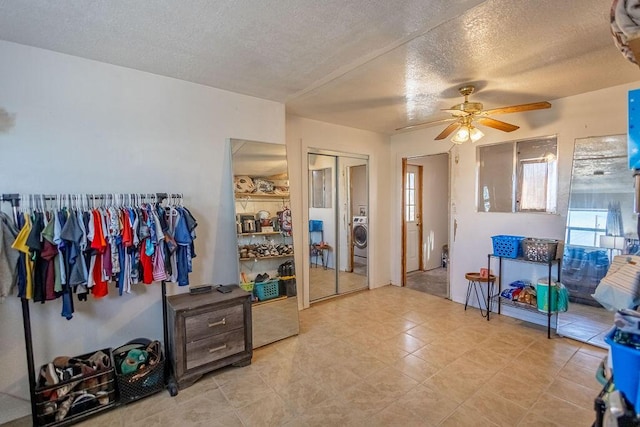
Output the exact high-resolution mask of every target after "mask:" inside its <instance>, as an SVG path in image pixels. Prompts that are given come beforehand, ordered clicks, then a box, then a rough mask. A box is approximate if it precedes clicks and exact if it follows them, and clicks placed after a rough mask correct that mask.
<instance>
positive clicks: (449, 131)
mask: <svg viewBox="0 0 640 427" xmlns="http://www.w3.org/2000/svg"><path fill="white" fill-rule="evenodd" d="M459 127H460V123H458V122H456V123H451V124H450V125H449V126H447V127H446V128H444V130H443V131H442V132H440V134H439V135H438V136H436V137H435V138H434V139H436V140H438V139H445V138H446V137H448V136H449V135H451V134H452V133H453V132H454V131H455V130H456V129H458V128H459Z"/></svg>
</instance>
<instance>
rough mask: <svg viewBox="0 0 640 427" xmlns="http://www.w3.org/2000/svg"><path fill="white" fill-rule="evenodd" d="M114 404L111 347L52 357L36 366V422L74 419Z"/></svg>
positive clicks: (115, 402)
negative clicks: (72, 355) (83, 353)
mask: <svg viewBox="0 0 640 427" xmlns="http://www.w3.org/2000/svg"><path fill="white" fill-rule="evenodd" d="M117 404H118V401H117V398H116V381H115V369H114V364H113V357H112V355H111V349H108V348H107V349H102V350H99V351H96V352H94V353H89V354H85V355H82V356H77V357H66V356H61V357H56V358H55V359H54V360H53V361H52V362H50V363H47V364H46V365H43V366H42V367H41V368H40V371H39V375H38V378H37V385H36V389H35V408H36V423H37V424H36V425H39V426H53V425H61V424H68V423H71V422H77V421H79V420H82V419H84V418H87V417H89V416H93V415H95V414H96V413H98V412H101V411H103V410H106V409H108V408H111V407H113V406H115V405H117Z"/></svg>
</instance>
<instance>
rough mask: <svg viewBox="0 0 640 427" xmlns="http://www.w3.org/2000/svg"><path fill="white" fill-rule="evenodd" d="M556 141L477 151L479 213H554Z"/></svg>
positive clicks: (516, 142)
mask: <svg viewBox="0 0 640 427" xmlns="http://www.w3.org/2000/svg"><path fill="white" fill-rule="evenodd" d="M557 151H558V149H557V139H556V137H549V138H539V139H532V140H526V141H512V142H506V143H501V144H494V145H488V146H481V147H478V150H477V153H478V190H477V192H478V200H477V208H478V211H480V212H548V213H555V212H556V206H557V205H556V201H557V191H558V172H557V163H558V162H557Z"/></svg>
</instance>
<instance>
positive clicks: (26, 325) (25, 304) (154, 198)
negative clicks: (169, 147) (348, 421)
mask: <svg viewBox="0 0 640 427" xmlns="http://www.w3.org/2000/svg"><path fill="white" fill-rule="evenodd" d="M23 198H28V199H25V200H28V202H29V204H30V206H31V207H34V205H35V206H37V205H38V203H39V202H42V201H62V200H66V201H71V203H76V204H77V203H80V204H82V203H83V202H85V203H87V204H88V203H89V201H91V204H92V207H96V205H95V201H96V200H98V201H99V202H100V201H102V202H103V203H104V202H106V201H110V202H116V203H118V202H121V203H122V204H123V205H124V204H125V203H126V202H127V201H128V202H129V203H132V202H134V201H135V202H141V203H149V202H152V203H162V202H163V201H164V200H166V199H172V200H180V201H182V200H183V196H182V193H136V194H130V193H113V194H104V193H102V194H46V195H45V194H35V195H34V194H29V195H24V194H18V193H8V194H2V195H0V202H10V203H11V208H12V211H13V220H14V222H15V223H16V224H18V215H19V209H20V201H21V200H23ZM23 201H24V200H23ZM40 207H41V208H42V207H43V206H40ZM161 283H162V330H163V335H164V337H163V338H164V373H165V378H166V379H167V390H168V391H169V394H170V395H171V396H175V395H177V394H178V385H177V383H176V381H175V378H174V375H173V368H172V366H171V363H170V359H169V332H168V330H167V284H166V281H165V280H162V282H161ZM20 301H21V306H22V324H23V329H24V342H25V350H26V355H27V371H28V376H29V396H30V401H31V419H32V422H33V425H34V426H37V425H38V418H37V409H36V369H35V363H34V360H33V335H32V330H31V313H30V309H29V300H28V299H27V298H26V297H21V298H20ZM57 424H58V423H57ZM59 424H60V425H62V424H67V423H64V422H61V423H59Z"/></svg>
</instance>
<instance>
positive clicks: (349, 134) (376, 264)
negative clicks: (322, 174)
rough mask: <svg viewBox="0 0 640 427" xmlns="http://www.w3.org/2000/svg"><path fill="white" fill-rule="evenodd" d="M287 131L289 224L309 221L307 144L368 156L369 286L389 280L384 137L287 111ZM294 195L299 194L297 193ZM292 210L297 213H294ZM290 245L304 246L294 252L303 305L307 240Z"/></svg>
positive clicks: (387, 173) (298, 225) (306, 284)
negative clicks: (300, 274)
mask: <svg viewBox="0 0 640 427" xmlns="http://www.w3.org/2000/svg"><path fill="white" fill-rule="evenodd" d="M286 133H287V137H286V140H287V157H288V160H289V162H290V163H289V167H290V169H289V171H290V173H291V176H290V181H291V194H292V196H293V197H294V199H293V200H292V206H295V207H296V210H294V211H293V212H292V213H293V216H294V218H293V220H294V229H305V228H302V227H304V226H305V225H306V224H307V221H308V220H309V213H308V207H309V203H308V200H309V194H308V193H309V192H308V188H309V187H308V173H307V153H308V151H309V149H310V148H315V149H325V150H332V151H338V152H341V153H352V154H365V155H368V156H369V224H370V225H369V227H370V229H372V228H373V229H375V230H378V231H377V232H376V233H370V234H369V238H370V241H369V254H368V256H369V266H370V267H369V287H370V288H376V287H380V286H384V285H388V284H389V283H390V279H391V274H390V261H389V260H390V259H391V258H392V252H391V249H392V248H391V247H390V246H389V244H388V242H389V241H390V238H391V235H390V229H391V228H390V224H391V216H390V214H391V209H393V208H392V206H390V205H389V194H390V191H391V188H390V186H389V184H390V180H391V173H390V169H389V161H388V156H389V145H388V142H389V138H388V136H386V135H382V134H378V133H375V132H369V131H364V130H360V129H354V128H349V127H345V126H338V125H332V124H329V123H323V122H319V121H316V120H309V119H305V118H301V117H297V116H291V115H288V116H287V126H286ZM295 195H301V197H300V196H295ZM296 197H297V199H296ZM298 207H299V208H300V209H299V210H298V209H297V208H298ZM296 211H298V212H300V213H301V215H300V216H297V217H296V213H295V212H296ZM296 238H298V239H302V236H300V235H299V234H298V235H297V236H296ZM305 239H306V237H305ZM295 245H296V247H303V248H305V253H301V252H300V251H296V265H298V266H303V271H304V273H303V274H304V277H303V278H302V279H303V287H302V292H303V298H302V300H303V301H304V304H305V307H308V306H309V276H308V274H307V273H308V267H309V248H308V245H307V242H306V241H304V242H303V241H302V240H300V241H296V242H295ZM396 257H397V258H398V259H400V254H399V253H397V254H394V255H393V258H394V259H395V258H396ZM296 271H297V272H298V271H299V270H296ZM297 276H299V273H298V274H297ZM298 283H300V281H298Z"/></svg>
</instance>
